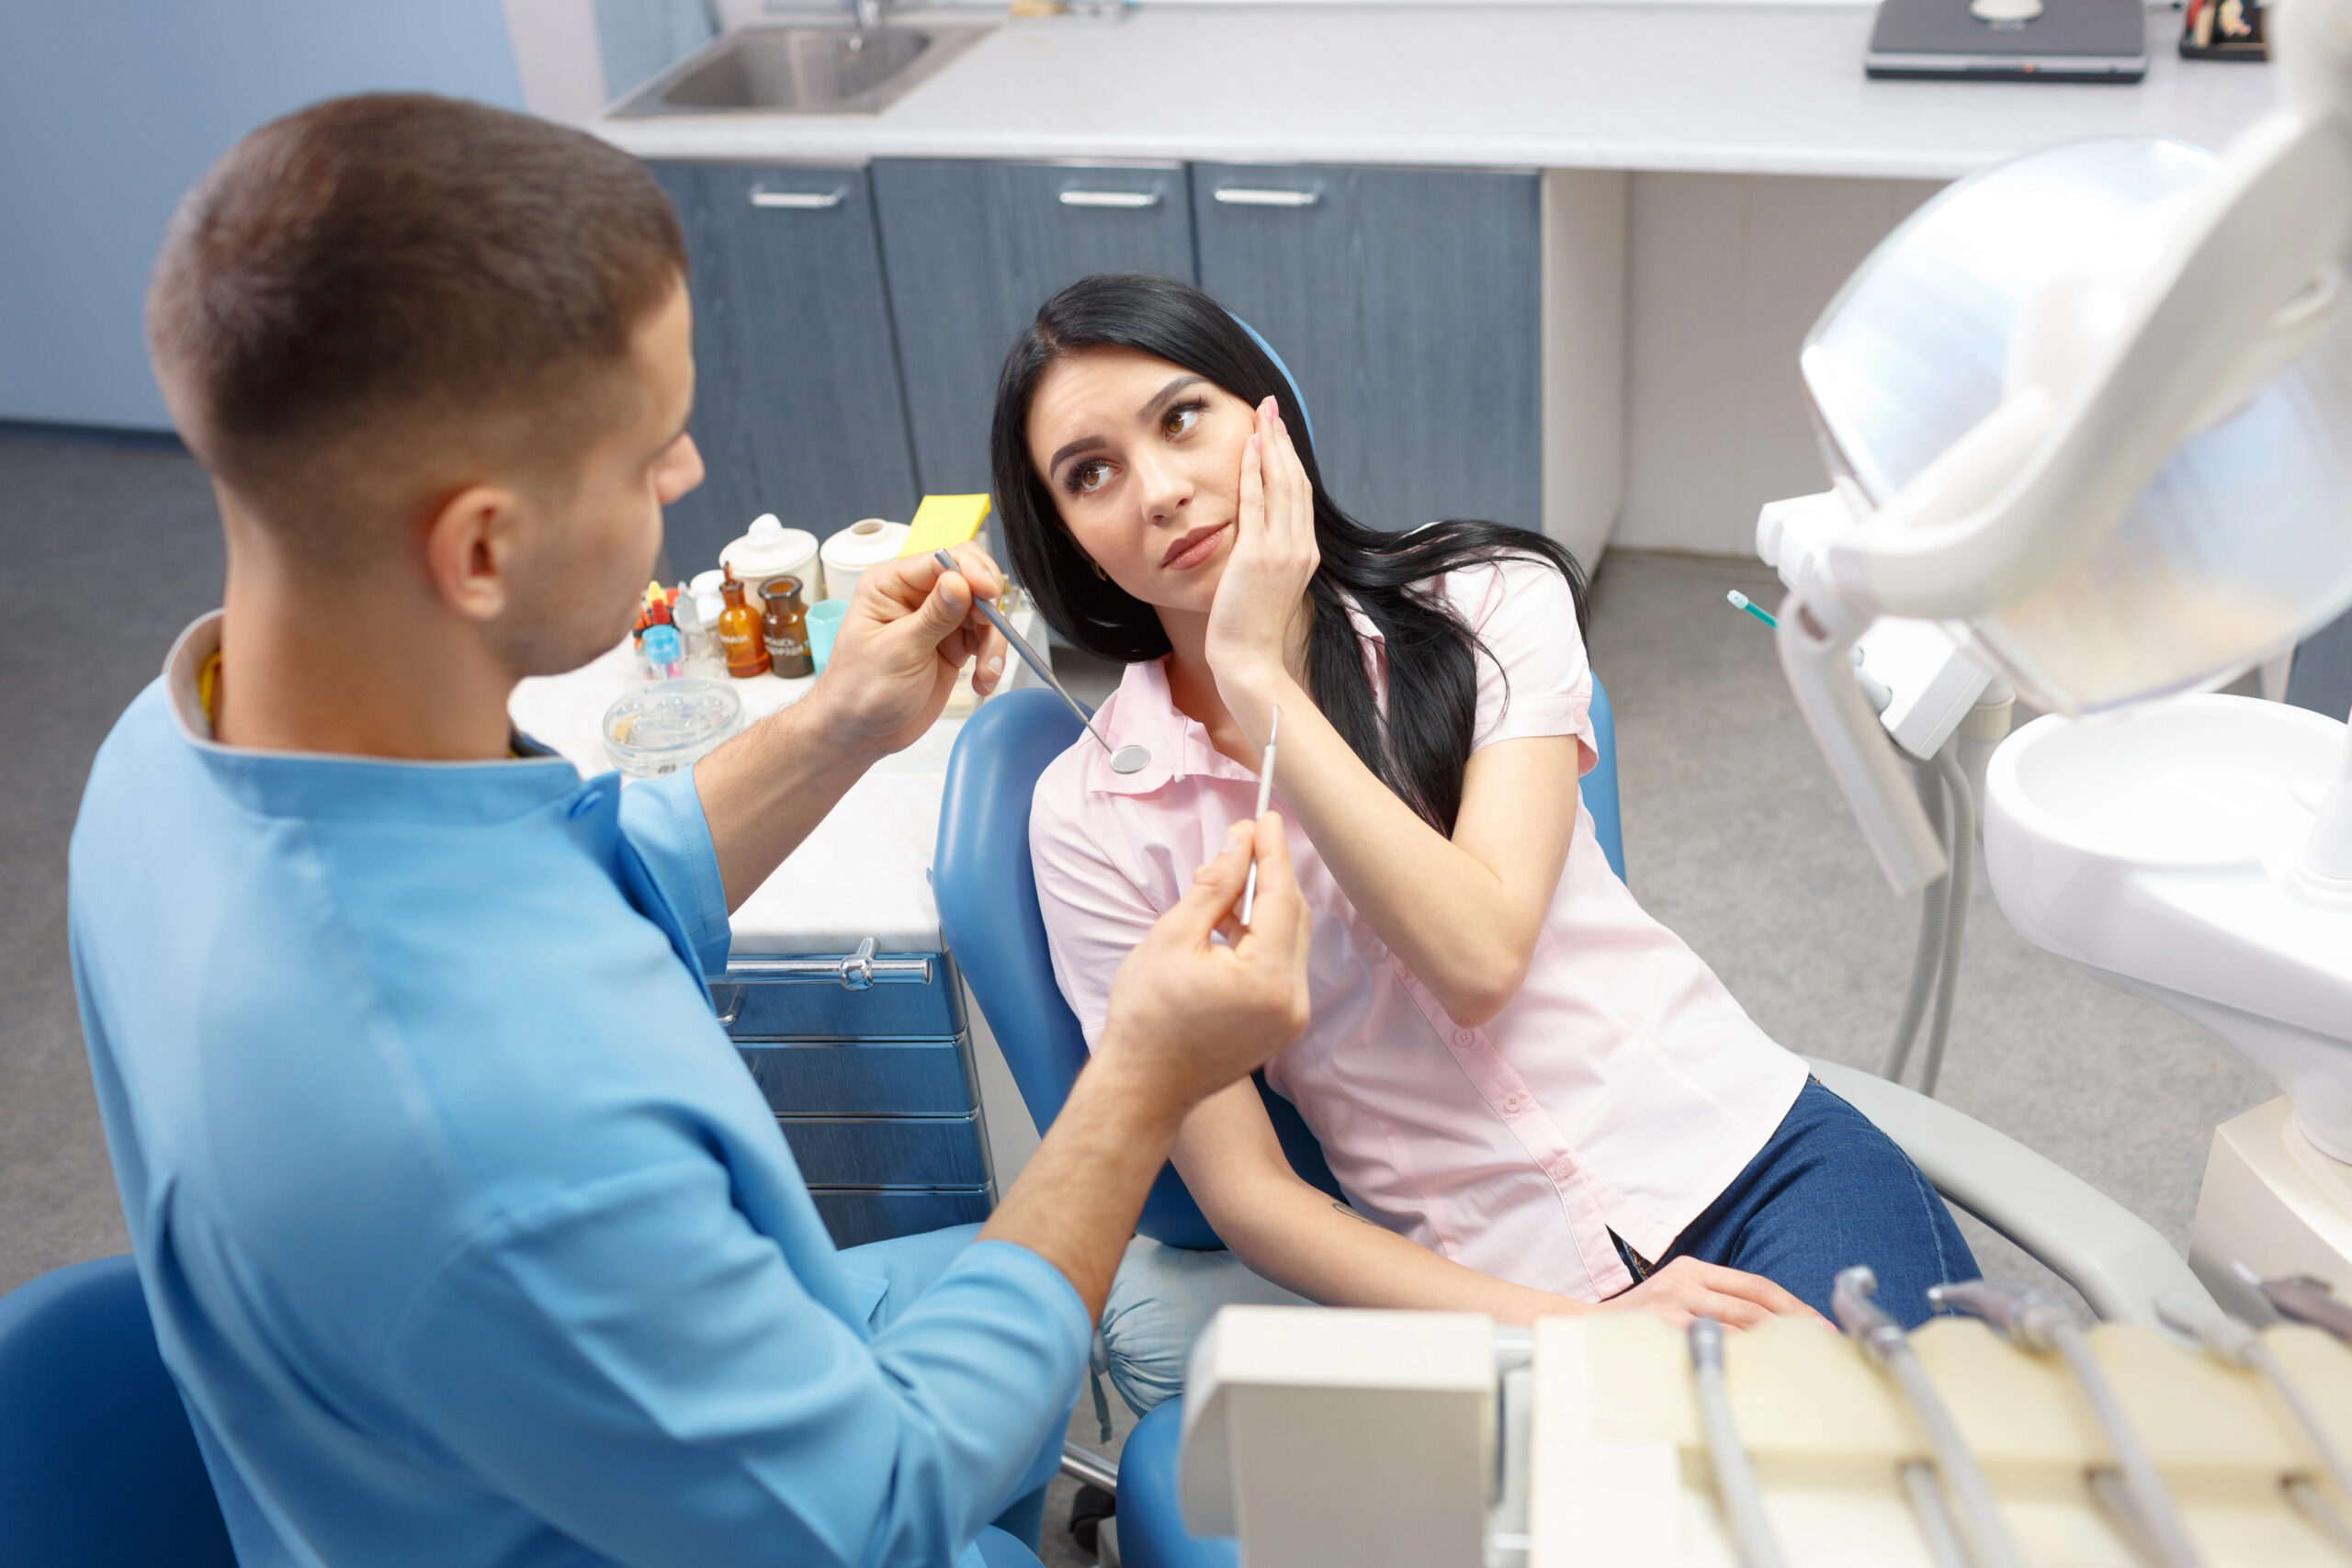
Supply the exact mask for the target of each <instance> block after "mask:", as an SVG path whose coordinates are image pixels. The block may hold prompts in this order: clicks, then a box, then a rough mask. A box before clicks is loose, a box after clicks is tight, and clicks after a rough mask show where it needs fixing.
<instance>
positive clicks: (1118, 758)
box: [931, 550, 1151, 773]
mask: <svg viewBox="0 0 2352 1568" xmlns="http://www.w3.org/2000/svg"><path fill="white" fill-rule="evenodd" d="M931 558H932V559H933V560H935V561H937V562H938V563H939V564H940V567H941V568H942V569H943V570H947V571H953V572H961V571H962V570H964V569H963V568H962V567H960V566H958V565H956V558H955V557H954V556H951V555H949V554H948V553H947V552H946V551H945V550H933V551H932V552H931ZM965 581H970V579H968V578H967V579H966V580H965ZM972 603H973V604H976V605H978V606H979V611H980V614H981V615H986V616H987V617H988V618H989V625H990V626H994V627H995V628H996V629H997V630H999V631H1001V632H1002V633H1003V634H1004V640H1005V641H1006V642H1007V643H1009V644H1011V645H1012V651H1013V652H1015V653H1017V654H1019V655H1020V656H1021V661H1022V662H1023V664H1026V665H1028V666H1029V668H1030V669H1032V670H1035V671H1036V672H1037V678H1038V679H1039V680H1041V681H1043V682H1046V685H1048V686H1051V687H1052V688H1053V689H1054V694H1055V695H1056V696H1058V697H1059V698H1061V700H1062V701H1064V702H1066V703H1068V704H1069V711H1070V712H1072V713H1074V714H1076V715H1078V722H1079V723H1080V724H1082V725H1084V726H1086V733H1087V734H1089V735H1091V736H1092V737H1094V739H1096V740H1098V741H1101V742H1102V746H1103V750H1105V751H1108V752H1110V753H1111V771H1112V772H1113V773H1141V772H1142V771H1143V770H1144V769H1146V768H1148V767H1149V766H1151V753H1150V752H1148V751H1147V750H1144V749H1143V748H1142V747H1140V746H1136V745H1126V746H1121V747H1118V748H1116V749H1114V748H1113V747H1112V745H1111V743H1110V742H1109V741H1108V740H1104V739H1103V732H1102V731H1101V730H1099V729H1097V728H1094V716H1093V715H1092V714H1090V713H1088V712H1087V711H1086V709H1085V708H1084V707H1083V706H1081V705H1080V703H1079V700H1078V699H1077V698H1076V697H1073V696H1071V695H1070V694H1069V688H1067V687H1065V686H1064V685H1063V684H1062V683H1061V682H1059V681H1057V680H1055V679H1054V667H1053V666H1052V665H1050V664H1048V663H1046V660H1045V656H1044V655H1042V654H1040V653H1039V652H1038V651H1037V650H1036V649H1034V648H1032V647H1030V646H1029V639H1028V638H1026V637H1023V636H1022V635H1021V634H1020V633H1019V632H1017V631H1014V630H1013V629H1012V622H1011V621H1008V620H1006V619H1005V618H1004V615H1003V613H1002V612H1001V611H1000V610H998V608H997V607H996V606H995V605H994V604H989V602H988V601H987V600H985V599H983V598H981V597H980V596H979V595H978V594H977V593H975V594H973V595H972Z"/></svg>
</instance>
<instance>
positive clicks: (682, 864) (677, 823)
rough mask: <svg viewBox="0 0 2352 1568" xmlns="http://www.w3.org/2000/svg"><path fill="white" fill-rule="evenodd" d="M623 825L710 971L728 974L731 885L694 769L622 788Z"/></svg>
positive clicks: (702, 961) (705, 967) (703, 967)
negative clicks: (720, 872)
mask: <svg viewBox="0 0 2352 1568" xmlns="http://www.w3.org/2000/svg"><path fill="white" fill-rule="evenodd" d="M621 831H623V832H624V833H627V834H628V840H629V843H630V844H631V845H632V846H633V847H634V848H635V849H636V851H637V852H638V857H639V859H640V860H642V861H643V862H644V863H645V868H646V870H647V871H649V872H650V873H651V874H652V876H653V880H654V881H655V882H657V883H658V884H660V885H661V887H662V892H663V894H665V895H666V896H667V897H669V900H670V908H672V909H673V910H675V911H676V912H677V916H678V919H679V921H680V922H681V923H682V924H684V927H685V929H686V937H687V940H689V941H690V942H693V943H694V947H695V957H696V958H698V959H700V960H701V963H702V972H703V973H704V974H705V975H718V974H723V973H725V971H726V968H727V949H728V947H729V943H731V942H732V941H733V940H734V938H733V933H732V931H729V927H728V924H727V886H726V884H725V883H723V882H722V881H720V880H719V875H718V850H717V849H716V848H714V847H713V846H712V844H711V841H710V823H709V821H708V820H707V818H704V816H703V814H702V795H701V794H700V793H699V792H698V791H697V790H696V788H695V771H694V770H693V769H692V768H680V769H679V770H678V771H677V772H676V773H671V774H668V775H667V776H665V777H662V778H658V779H649V780H647V781H646V782H644V783H642V784H631V785H630V786H629V787H628V788H627V789H625V790H623V791H621Z"/></svg>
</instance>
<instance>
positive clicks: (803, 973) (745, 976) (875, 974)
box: [726, 937, 931, 1007]
mask: <svg viewBox="0 0 2352 1568" xmlns="http://www.w3.org/2000/svg"><path fill="white" fill-rule="evenodd" d="M726 978H727V979H728V980H730V981H740V980H784V981H797V982H799V983H801V984H804V985H815V984H821V983H822V982H824V981H827V980H831V981H833V982H835V983H836V984H838V985H840V986H841V987H842V988H843V989H845V990H852V991H867V990H872V989H873V988H874V987H876V986H928V985H930V984H931V960H930V959H928V958H876V957H875V956H874V939H873V938H872V937H867V938H866V939H865V941H864V942H859V943H858V944H857V951H856V952H855V953H844V954H842V956H841V957H839V958H730V959H729V960H728V961H727V975H726ZM737 1005H738V1007H740V1006H741V1002H740V1001H739V1002H738V1003H737Z"/></svg>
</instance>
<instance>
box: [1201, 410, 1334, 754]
mask: <svg viewBox="0 0 2352 1568" xmlns="http://www.w3.org/2000/svg"><path fill="white" fill-rule="evenodd" d="M1321 561H1322V552H1321V551H1320V550H1319V549H1317V547H1316V543H1315V487H1314V486H1313V485H1311V484H1309V483H1308V482H1307V479H1306V465H1305V464H1303V463H1301V462H1300V461H1299V457H1298V448H1297V447H1296V446H1293V445H1292V444H1291V439H1290V431H1289V430H1288V428H1287V427H1286V426H1284V424H1283V419H1282V415H1281V414H1280V413H1278V412H1275V404H1274V400H1273V399H1272V398H1268V399H1267V400H1265V401H1264V402H1263V403H1261V404H1260V405H1259V407H1258V428H1257V430H1256V431H1255V432H1254V433H1253V434H1251V435H1250V439H1249V441H1248V442H1246V443H1245V444H1244V445H1243V446H1242V449H1241V490H1240V503H1239V513H1238V516H1237V518H1236V520H1235V523H1234V530H1233V550H1232V553H1231V554H1230V555H1228V556H1227V558H1226V563H1225V574H1224V575H1223V576H1222V577H1220V578H1219V579H1218V580H1217V585H1216V599H1215V600H1214V601H1213V602H1212V603H1211V604H1210V606H1209V625H1208V643H1207V649H1206V651H1207V654H1208V661H1209V669H1210V670H1211V671H1213V672H1214V673H1215V674H1216V682H1217V692H1218V694H1219V695H1220V696H1222V697H1223V698H1224V699H1225V704H1226V706H1227V708H1229V709H1231V710H1232V712H1233V714H1234V716H1236V717H1237V718H1240V719H1242V721H1243V725H1244V727H1245V728H1248V729H1249V730H1250V734H1251V738H1252V739H1259V740H1261V741H1262V738H1263V735H1264V726H1263V724H1262V722H1261V721H1260V720H1259V718H1258V716H1259V713H1260V710H1261V708H1262V707H1263V706H1264V705H1265V704H1266V703H1267V702H1268V701H1271V700H1276V699H1275V690H1276V688H1275V686H1274V684H1273V682H1277V681H1279V680H1280V679H1281V678H1282V677H1285V676H1286V677H1287V678H1288V680H1289V681H1290V682H1294V683H1297V684H1301V685H1303V684H1304V683H1305V681H1306V637H1307V633H1308V631H1309V630H1310V629H1311V628H1312V627H1313V626H1314V609H1313V606H1312V605H1311V604H1309V602H1308V600H1307V597H1306V589H1307V584H1308V582H1309V581H1312V579H1313V578H1314V576H1315V569H1316V567H1317V565H1318V564H1320V563H1321Z"/></svg>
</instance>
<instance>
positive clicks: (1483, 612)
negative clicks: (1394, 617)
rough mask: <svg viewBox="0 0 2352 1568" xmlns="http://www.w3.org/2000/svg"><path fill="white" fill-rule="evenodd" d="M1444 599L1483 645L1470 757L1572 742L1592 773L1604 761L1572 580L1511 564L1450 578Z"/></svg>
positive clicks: (1522, 562) (1532, 565)
mask: <svg viewBox="0 0 2352 1568" xmlns="http://www.w3.org/2000/svg"><path fill="white" fill-rule="evenodd" d="M1445 593H1446V596H1447V598H1448V600H1449V601H1450V602H1451V603H1452V604H1453V608H1454V610H1455V611H1456V612H1457V613H1458V614H1460V615H1462V616H1463V617H1464V620H1466V621H1467V622H1468V623H1469V625H1470V627H1471V629H1472V630H1473V631H1475V632H1476V634H1477V637H1478V640H1479V642H1480V644H1481V645H1482V651H1481V652H1480V653H1479V655H1478V711H1477V720H1476V726H1475V727H1474V728H1473V729H1472V732H1471V742H1470V746H1471V750H1474V751H1475V750H1479V749H1480V748H1482V747H1487V746H1492V745H1494V744H1495V743H1496V742H1497V741H1498V740H1517V739H1522V738H1525V737H1528V736H1537V735H1573V736H1575V737H1576V738H1577V741H1578V742H1579V750H1581V752H1582V755H1581V757H1580V758H1579V760H1578V762H1577V773H1579V774H1582V773H1587V772H1589V771H1590V770H1591V768H1592V766H1593V764H1594V763H1595V762H1596V761H1598V760H1599V755H1600V754H1599V752H1598V750H1596V746H1595V739H1594V736H1593V729H1592V716H1591V708H1592V670H1591V667H1590V666H1589V664H1588V663H1587V662H1586V660H1585V651H1584V633H1583V629H1582V628H1581V627H1579V626H1577V603H1576V595H1575V594H1574V593H1572V592H1569V589H1568V580H1567V579H1566V577H1564V576H1562V575H1561V574H1560V572H1559V571H1558V570H1557V569H1555V568H1554V567H1553V566H1552V565H1551V564H1550V563H1549V562H1546V561H1540V560H1529V559H1525V558H1513V559H1509V560H1504V561H1499V562H1493V563H1482V564H1480V565H1478V566H1474V567H1465V568H1464V569H1463V570H1459V571H1455V572H1451V573H1449V574H1448V575H1447V577H1446V580H1445Z"/></svg>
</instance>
